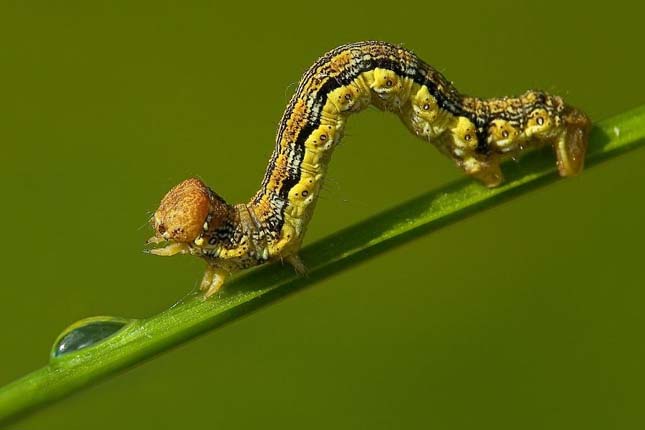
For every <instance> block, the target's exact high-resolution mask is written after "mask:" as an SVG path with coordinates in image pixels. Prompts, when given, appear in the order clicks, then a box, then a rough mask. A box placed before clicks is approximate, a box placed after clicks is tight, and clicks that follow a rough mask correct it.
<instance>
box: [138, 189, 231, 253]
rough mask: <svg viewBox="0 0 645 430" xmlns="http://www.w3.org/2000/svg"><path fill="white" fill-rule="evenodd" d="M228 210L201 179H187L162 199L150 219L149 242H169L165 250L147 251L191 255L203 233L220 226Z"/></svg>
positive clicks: (226, 205)
mask: <svg viewBox="0 0 645 430" xmlns="http://www.w3.org/2000/svg"><path fill="white" fill-rule="evenodd" d="M229 211H230V206H229V205H228V204H227V203H226V202H225V201H224V200H223V199H222V198H221V197H219V196H218V195H217V194H215V193H214V192H213V191H212V190H211V189H210V188H208V187H207V186H206V184H204V183H203V182H202V181H201V180H199V179H197V178H190V179H186V180H185V181H183V182H182V183H180V184H179V185H177V186H175V187H174V188H173V189H171V190H170V191H169V192H168V193H167V194H166V195H165V196H164V198H163V199H162V200H161V203H160V204H159V208H158V209H157V210H156V212H155V214H154V216H153V217H152V219H151V220H150V222H151V224H152V227H153V229H154V231H155V235H154V236H153V237H151V238H150V239H149V240H148V243H149V244H160V243H168V245H167V246H165V247H162V248H155V249H152V250H150V253H152V254H156V255H174V254H178V253H181V254H186V253H190V251H191V249H192V247H193V244H195V243H197V242H198V240H199V238H200V237H201V236H202V234H203V233H205V232H206V231H207V230H209V229H214V228H217V227H219V226H220V225H221V224H222V223H223V222H224V221H225V219H226V217H227V215H228V214H229Z"/></svg>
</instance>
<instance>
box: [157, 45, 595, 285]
mask: <svg viewBox="0 0 645 430" xmlns="http://www.w3.org/2000/svg"><path fill="white" fill-rule="evenodd" d="M370 104H371V105H374V106H376V107H378V108H379V109H382V110H384V111H389V112H393V113H395V114H397V115H398V116H399V117H400V118H401V120H402V121H403V123H404V124H405V126H406V127H407V128H408V129H409V130H410V131H411V132H412V133H413V134H415V135H416V136H418V137H419V138H421V139H423V140H426V141H428V142H431V143H433V144H434V145H435V146H436V147H437V148H438V149H439V150H440V151H441V152H443V153H444V154H446V155H447V156H448V157H449V158H451V159H452V160H453V161H454V162H455V163H456V164H457V166H459V167H460V168H462V169H463V170H464V172H465V173H466V174H467V175H470V176H472V177H474V178H476V179H477V180H479V181H481V182H482V183H483V184H484V185H486V186H488V187H494V186H496V185H498V184H499V183H500V182H501V181H502V173H501V170H500V162H502V161H503V160H505V159H507V158H510V157H517V156H518V155H520V153H522V152H524V151H526V150H527V149H530V148H535V147H537V146H541V145H545V144H550V145H552V146H553V148H554V151H555V154H556V158H557V167H558V171H559V173H560V175H561V176H570V175H575V174H577V173H578V172H580V170H581V169H582V167H583V163H584V155H585V151H586V147H587V138H588V134H589V129H590V125H591V123H590V121H589V119H588V118H587V116H586V115H585V114H584V113H582V112H581V111H579V110H577V109H575V108H573V107H571V106H569V105H567V104H566V103H565V102H564V101H563V100H562V99H561V98H560V97H558V96H553V95H550V94H547V93H544V92H541V91H527V92H526V93H524V94H523V95H521V96H519V97H504V98H496V99H488V100H484V99H479V98H475V97H469V96H465V95H462V94H460V93H459V92H458V91H457V89H456V88H455V87H454V86H453V85H452V84H451V83H450V82H449V81H448V80H447V79H446V78H445V77H444V76H442V75H441V74H440V73H439V72H438V71H436V70H435V69H433V68H432V67H431V66H429V65H428V64H426V63H424V62H423V61H422V60H420V59H419V58H418V57H416V56H415V55H414V54H413V53H412V52H410V51H409V50H407V49H404V48H402V47H399V46H395V45H392V44H389V43H385V42H374V41H368V42H358V43H352V44H348V45H343V46H340V47H338V48H336V49H333V50H332V51H330V52H328V53H327V54H325V55H324V56H322V57H321V58H320V59H319V60H318V61H316V63H314V65H313V66H311V67H310V68H309V70H308V71H307V72H306V73H305V74H304V76H303V77H302V79H301V81H300V84H299V86H298V88H297V90H296V92H295V94H294V95H293V97H292V99H291V101H290V102H289V105H288V106H287V108H286V110H285V112H284V115H283V117H282V120H281V121H280V124H279V128H278V133H277V138H276V145H275V150H274V151H273V155H272V156H271V160H270V162H269V165H268V168H267V170H266V173H265V176H264V179H263V181H262V185H261V187H260V189H259V191H258V192H257V194H256V195H255V196H254V197H253V198H252V199H251V200H250V201H249V202H248V203H244V204H237V205H229V204H228V203H226V202H225V201H224V199H222V198H221V197H220V196H219V195H217V194H216V193H215V192H214V191H212V190H211V189H210V188H209V187H207V186H206V185H205V184H204V183H203V182H202V181H200V180H199V179H195V178H192V179H188V180H186V181H184V182H182V183H180V184H179V185H177V186H176V187H174V188H173V189H172V190H170V191H169V192H168V193H167V194H166V196H165V197H164V198H163V199H162V201H161V204H160V206H159V209H158V210H157V211H156V213H155V214H154V217H153V219H152V220H151V222H152V224H153V227H154V230H155V236H153V237H152V238H151V239H150V240H149V243H152V244H156V245H158V247H156V248H153V249H151V250H150V252H151V253H153V254H156V255H164V256H169V255H175V254H192V255H196V256H199V257H201V258H203V259H204V260H206V262H207V263H208V266H207V270H206V273H205V275H204V278H203V280H202V282H201V289H202V290H203V291H204V292H205V296H206V297H209V296H211V295H212V294H214V293H215V292H216V291H218V289H219V288H220V287H221V286H222V284H223V283H224V281H225V279H226V278H227V277H228V276H229V275H230V274H232V273H234V272H236V271H238V270H241V269H245V268H249V267H252V266H256V265H259V264H262V263H265V262H267V261H271V260H283V261H287V262H289V263H291V264H292V265H293V266H294V267H295V269H296V270H297V271H299V272H302V271H304V265H303V264H302V263H301V262H300V260H299V258H298V255H297V252H298V250H299V248H300V246H301V243H302V240H303V236H304V234H305V231H306V228H307V224H308V223H309V220H310V219H311V216H312V214H313V210H314V207H315V205H316V200H317V198H318V196H319V194H320V188H321V185H322V183H323V179H324V176H325V172H326V170H327V166H328V164H329V160H330V157H331V153H332V151H333V149H334V147H335V146H336V145H337V144H338V142H339V141H340V139H341V137H342V135H343V129H344V126H345V122H346V121H347V118H348V117H349V116H350V115H351V114H352V113H355V112H359V111H361V110H363V109H365V108H366V107H367V106H369V105H370ZM161 245H163V246H161Z"/></svg>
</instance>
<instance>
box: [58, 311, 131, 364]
mask: <svg viewBox="0 0 645 430" xmlns="http://www.w3.org/2000/svg"><path fill="white" fill-rule="evenodd" d="M133 321H136V320H134V319H127V318H117V317H107V316H102V317H91V318H85V319H82V320H80V321H76V322H75V323H74V324H72V325H70V326H69V327H67V328H66V329H65V330H63V332H62V333H61V334H60V335H59V336H58V339H56V342H54V346H53V347H52V350H51V354H50V356H51V358H56V357H60V356H61V355H64V354H69V353H70V352H75V351H79V350H81V349H84V348H87V347H89V346H92V345H95V344H97V343H99V342H102V341H103V340H105V339H107V338H108V337H110V336H112V335H113V334H115V333H117V332H118V331H119V330H121V329H122V328H123V327H125V326H126V325H128V324H129V323H131V322H133Z"/></svg>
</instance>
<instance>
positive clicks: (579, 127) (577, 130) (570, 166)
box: [553, 107, 591, 176]
mask: <svg viewBox="0 0 645 430" xmlns="http://www.w3.org/2000/svg"><path fill="white" fill-rule="evenodd" d="M562 119H563V122H564V131H563V132H562V134H561V135H560V136H559V137H558V139H557V140H556V141H555V142H554V144H553V148H554V150H555V153H556V156H557V159H558V162H557V165H558V173H559V174H560V176H575V175H577V174H578V173H580V172H581V171H582V169H583V167H584V163H585V154H586V152H587V145H588V143H589V132H590V131H591V121H590V120H589V117H587V115H585V114H584V113H582V112H581V111H579V110H577V109H575V108H572V107H569V108H568V110H567V111H566V112H565V113H564V115H563V117H562Z"/></svg>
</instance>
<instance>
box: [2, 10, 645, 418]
mask: <svg viewBox="0 0 645 430" xmlns="http://www.w3.org/2000/svg"><path fill="white" fill-rule="evenodd" d="M643 12H644V11H643V6H642V5H640V4H639V5H637V4H636V3H634V2H626V1H614V2H611V3H606V4H604V5H603V6H593V5H591V4H586V5H584V6H580V5H578V4H577V3H574V2H562V1H549V0H547V1H540V2H537V3H536V2H530V3H529V2H527V3H526V4H518V3H517V2H511V1H486V2H480V1H478V2H472V1H470V2H468V1H461V2H431V1H425V2H417V1H406V2H400V3H397V2H373V3H364V2H345V1H343V2H338V1H326V2H322V3H311V2H310V3H306V2H285V3H280V2H269V3H266V4H264V5H258V4H253V3H248V2H208V1H182V2H173V1H155V2H151V1H138V2H129V1H92V2H87V1H65V2H48V1H18V0H4V1H2V3H0V40H1V41H2V42H1V49H0V58H1V60H0V61H1V63H0V82H1V83H2V84H1V88H2V93H1V97H0V130H1V131H0V136H1V137H0V148H1V149H0V162H1V169H0V196H1V200H0V207H1V208H2V210H0V226H1V227H2V230H1V231H2V240H3V245H2V246H1V247H0V261H1V262H2V263H1V264H2V266H1V267H2V276H1V279H2V282H1V283H2V285H1V287H0V336H1V344H2V347H1V349H2V354H0V384H4V383H7V382H9V381H11V380H13V379H15V378H17V377H19V376H21V375H23V374H25V373H27V372H29V371H31V370H33V369H35V368H37V367H40V366H42V365H44V364H45V363H46V360H47V354H48V350H49V348H50V345H51V343H52V341H53V340H54V339H55V338H56V336H57V334H58V333H59V332H60V331H61V330H62V329H63V328H64V327H66V326H67V325H68V324H70V323H72V322H73V321H76V320H78V319H80V318H83V317H88V316H93V315H117V316H127V317H145V316H148V315H152V314H155V313H157V312H160V311H162V310H163V309H165V308H167V307H168V306H170V305H172V304H173V303H174V302H175V301H177V300H178V299H179V298H181V297H182V296H184V295H185V294H186V293H188V292H189V291H191V290H192V289H193V288H194V287H195V285H196V284H197V282H198V281H199V279H200V277H201V274H202V263H201V262H200V261H198V260H196V259H193V258H188V257H177V258H173V259H163V258H155V257H153V256H148V255H144V254H143V253H142V252H141V251H142V245H143V242H144V240H145V239H146V238H147V237H148V236H149V235H150V229H149V227H148V226H147V219H148V217H149V216H150V214H151V211H153V210H154V209H155V208H156V204H157V203H158V201H159V199H160V198H161V197H162V196H163V194H164V193H165V192H166V191H167V190H168V189H169V188H170V187H171V186H173V185H174V184H176V183H177V182H179V181H181V180H183V179H184V178H186V177H189V176H194V175H198V176H200V177H201V178H203V179H204V180H205V181H206V182H207V183H208V184H210V185H211V186H212V187H213V188H214V189H215V190H216V191H218V192H219V193H220V194H222V195H223V196H224V197H225V198H226V199H227V200H229V201H230V202H236V201H244V200H247V199H248V198H249V197H250V196H251V195H252V194H253V193H254V191H255V190H256V188H257V186H258V184H259V182H260V180H261V178H262V175H263V172H264V168H265V165H266V162H267V160H268V157H269V155H270V152H271V150H272V148H273V139H274V133H275V129H276V126H277V122H278V120H279V118H280V116H281V114H282V111H283V109H284V106H285V105H286V103H287V101H288V99H289V97H290V95H291V93H292V91H293V89H294V86H295V84H296V83H297V81H298V79H299V78H300V75H301V73H302V72H303V71H304V70H305V69H306V68H307V67H308V66H309V65H310V64H311V63H312V62H313V61H314V60H315V59H316V58H317V57H318V56H319V55H321V54H322V53H323V52H325V51H326V50H328V49H331V48H333V47H335V46H336V45H339V44H342V43H346V42H350V41H357V40H364V39H382V40H387V41H391V42H395V43H403V44H404V45H405V46H406V47H409V48H411V49H413V50H415V51H416V52H417V53H418V54H419V56H421V57H422V58H423V59H425V60H426V61H427V62H429V63H430V64H433V65H435V66H436V67H437V68H438V69H439V70H441V71H442V72H444V73H445V74H446V75H447V76H448V77H449V79H451V80H453V81H454V82H455V83H456V84H457V86H458V88H460V89H461V90H462V91H464V92H466V93H471V94H475V95H480V96H501V95H509V94H516V93H520V92H522V91H524V90H525V89H527V88H542V89H546V90H549V91H552V92H555V93H559V94H562V95H564V96H566V97H567V99H568V100H569V101H570V102H571V103H573V104H575V105H577V106H580V107H581V108H583V109H584V110H586V111H587V112H588V113H589V114H590V115H591V117H592V118H593V119H596V120H599V119H602V118H606V117H608V116H611V115H613V114H615V113H619V112H621V111H624V110H627V109H630V108H632V107H635V106H637V105H639V104H641V103H643V102H644V101H645V97H644V95H645V91H644V87H645V84H644V83H643V80H642V76H643V55H642V40H643V36H642V26H641V25H642V16H643ZM644 164H645V151H644V150H639V151H634V152H631V153H629V154H628V155H626V156H623V157H620V158H618V159H615V160H612V161H610V162H607V163H603V164H602V165H600V166H597V167H594V168H592V169H589V170H588V171H586V172H585V173H584V174H583V175H582V176H580V177H577V178H574V179H570V180H562V181H558V182H557V183H555V184H553V185H551V186H548V187H546V188H543V189H540V190H537V191H534V192H531V193H529V194H528V195H525V196H522V197H519V198H517V199H515V200H513V201H511V202H509V203H506V204H504V205H502V206H499V207H496V208H494V209H491V210H488V211H486V212H484V213H481V214H478V215H476V216H474V217H471V218H469V219H467V220H464V221H461V222H459V223H457V224H454V225H451V226H449V227H446V228H443V229H442V230H441V231H438V232H434V233H432V234H430V235H428V236H425V237H422V238H420V239H418V240H416V241H414V242H412V243H409V244H407V245H405V246H402V247H400V248H397V249H396V250H394V251H391V252H388V253H386V254H385V255H381V256H378V257H376V258H374V259H372V260H370V261H369V262H367V263H365V264H362V265H360V266H358V267H355V268H352V269H350V270H347V271H345V272H344V273H342V274H340V275H338V276H334V277H332V278H330V279H327V280H325V281H323V282H320V283H319V284H317V285H315V286H314V287H312V288H309V289H307V290H305V291H302V292H299V293H297V294H295V295H292V296H290V297H288V298H286V299H285V300H283V301H281V302H280V303H278V304H274V305H271V306H269V307H267V308H265V309H264V310H262V311H260V312H257V313H255V314H253V315H252V316H250V317H248V318H245V319H242V320H239V321H237V322H235V323H233V324H230V325H228V326H226V327H224V328H222V329H220V330H217V331H216V332H213V333H210V334H208V335H205V336H203V337H201V338H199V339H197V340H195V341H193V342H190V343H189V344H187V345H184V346H182V347H180V348H177V349H175V350H173V351H171V352H169V353H167V354H164V355H163V356H161V357H158V358H156V359H154V360H151V361H149V362H147V363H145V364H143V365H141V366H139V367H137V368H135V369H133V370H130V371H128V372H127V373H125V374H122V375H119V376H118V377H115V378H113V379H111V380H109V381H107V382H104V383H102V384H100V385H98V386H95V387H92V388H90V389H88V390H85V391H83V392H80V393H78V394H76V395H74V396H72V397H71V398H69V399H67V400H65V401H63V402H61V403H58V404H55V405H53V406H51V407H49V408H47V409H44V410H41V411H39V412H37V413H35V414H34V415H32V416H30V417H28V418H26V419H24V420H23V421H21V422H19V423H16V424H15V425H13V426H11V427H10V428H11V429H21V430H25V429H44V428H46V429H50V430H53V429H66V430H72V429H87V428H93V429H97V430H98V429H112V428H124V429H129V428H155V429H165V428H179V427H180V426H185V427H186V428H260V427H262V428H284V429H289V428H312V429H318V428H320V429H329V428H339V429H345V428H348V429H349V428H372V429H385V428H419V427H432V428H440V429H472V428H478V429H484V428H494V429H517V428H522V429H547V428H548V429H571V428H587V429H591V428H593V429H596V428H598V429H609V428H612V429H614V428H615V429H627V428H638V427H642V426H643V425H645V409H643V401H644V400H645V398H644V395H643V387H644V386H645V377H644V376H645V372H644V370H643V362H644V359H645V348H644V346H643V329H644V328H645V324H644V323H645V317H644V316H643V305H644V303H645V292H644V289H643V287H644V285H645V282H644V281H643V264H644V263H643V243H645V233H644V232H643V219H644V216H645V203H643V197H644V195H643V186H644V185H645V170H644V169H643V165H644ZM460 175H461V174H460V172H458V171H457V169H456V168H455V167H454V166H453V165H452V163H451V162H450V161H448V160H447V159H445V158H443V157H442V156H441V155H439V154H438V153H437V151H436V150H435V149H434V148H433V147H431V146H430V145H424V144H423V143H420V142H419V141H417V140H416V139H414V138H413V137H412V136H410V135H409V134H408V132H407V131H406V130H405V129H404V127H402V126H401V125H400V124H399V122H398V119H397V118H396V117H394V116H390V115H388V114H384V113H382V112H379V111H376V110H369V111H367V112H364V113H363V114H361V115H360V116H358V117H354V118H352V120H351V121H350V124H349V126H348V130H347V136H346V138H345V140H344V141H343V144H342V145H341V146H340V147H339V148H338V149H337V152H336V154H335V157H334V160H333V162H332V166H331V170H330V174H329V180H328V181H327V184H326V187H325V191H324V194H323V196H322V201H321V202H320V203H319V205H318V209H317V211H316V215H315V216H314V219H313V222H312V224H311V228H310V232H309V234H308V237H307V242H308V243H310V242H312V241H313V240H315V239H316V238H320V237H323V236H325V235H327V234H330V233H332V232H334V231H337V230H338V229H339V228H341V227H343V226H347V225H350V224H353V223H355V222H357V221H359V220H362V219H364V218H365V217H367V216H369V215H372V214H374V213H377V212H379V211H382V210H384V209H386V208H389V207H391V206H393V205H395V204H397V203H400V202H403V201H405V200H407V199H409V198H412V197H414V196H417V195H419V194H421V193H423V192H425V191H428V190H430V189H435V188H437V187H441V186H442V185H444V184H447V183H448V182H450V181H451V180H454V179H456V178H458V177H460Z"/></svg>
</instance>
